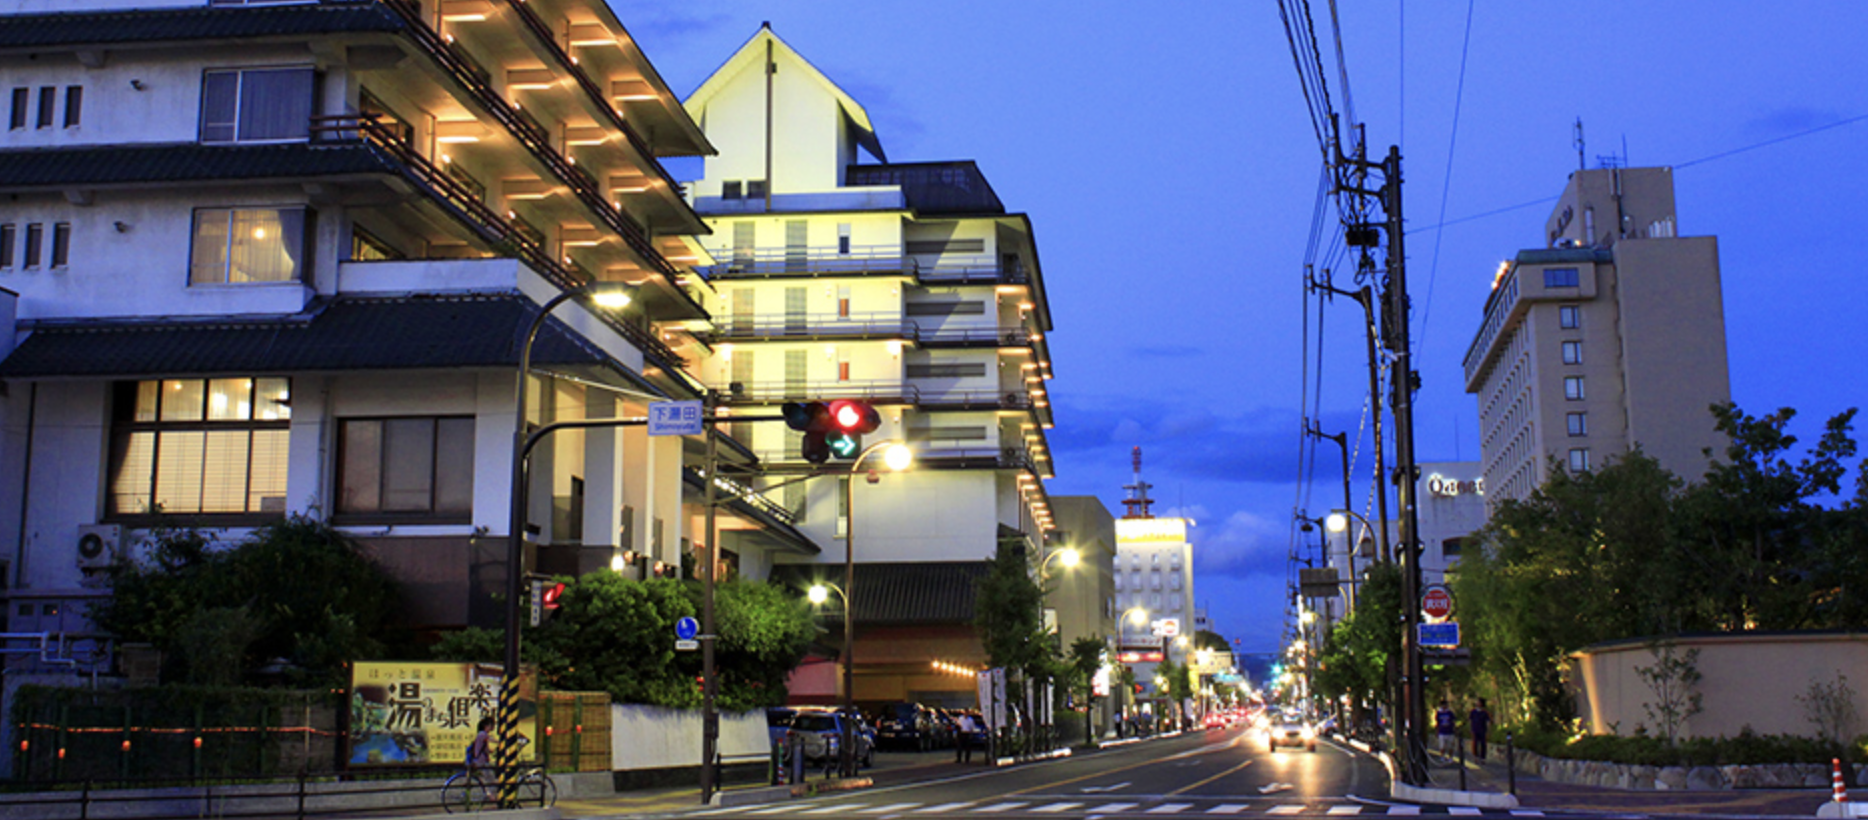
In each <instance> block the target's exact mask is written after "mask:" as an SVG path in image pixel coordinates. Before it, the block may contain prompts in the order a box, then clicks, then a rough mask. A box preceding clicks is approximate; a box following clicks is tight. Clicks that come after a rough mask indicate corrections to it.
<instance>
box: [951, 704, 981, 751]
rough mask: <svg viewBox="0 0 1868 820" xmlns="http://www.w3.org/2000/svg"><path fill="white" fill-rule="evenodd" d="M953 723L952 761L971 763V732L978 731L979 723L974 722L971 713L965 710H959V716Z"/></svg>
mask: <svg viewBox="0 0 1868 820" xmlns="http://www.w3.org/2000/svg"><path fill="white" fill-rule="evenodd" d="M954 723H955V727H954V739H953V762H955V763H971V762H973V734H974V733H975V732H978V731H979V724H977V723H975V722H974V719H973V715H972V714H970V713H967V712H961V713H960V718H959V719H958V720H956V721H955V722H954Z"/></svg>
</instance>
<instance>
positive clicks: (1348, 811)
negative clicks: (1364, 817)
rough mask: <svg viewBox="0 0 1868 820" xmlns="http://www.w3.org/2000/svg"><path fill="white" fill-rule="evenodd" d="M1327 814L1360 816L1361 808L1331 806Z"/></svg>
mask: <svg viewBox="0 0 1868 820" xmlns="http://www.w3.org/2000/svg"><path fill="white" fill-rule="evenodd" d="M1329 813H1330V814H1333V815H1339V816H1341V815H1352V814H1361V813H1362V807H1361V806H1331V807H1330V811H1329Z"/></svg>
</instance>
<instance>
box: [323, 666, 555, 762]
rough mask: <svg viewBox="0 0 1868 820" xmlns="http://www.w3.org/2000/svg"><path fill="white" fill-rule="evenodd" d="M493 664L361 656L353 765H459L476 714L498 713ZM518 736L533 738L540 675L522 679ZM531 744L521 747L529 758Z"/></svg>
mask: <svg viewBox="0 0 1868 820" xmlns="http://www.w3.org/2000/svg"><path fill="white" fill-rule="evenodd" d="M502 669H503V667H502V666H501V665H500V664H496V663H445V662H440V663H437V662H417V661H359V662H357V663H355V664H353V665H352V666H351V670H350V732H349V748H347V749H346V750H345V754H344V759H345V761H346V762H347V763H349V765H351V766H391V765H394V766H407V765H411V764H422V763H447V764H452V765H459V764H461V763H463V762H464V761H466V759H467V746H468V744H470V743H472V742H473V739H474V734H475V732H476V727H478V726H479V724H480V719H481V718H490V717H496V716H497V713H498V710H499V690H500V676H501V674H502ZM519 734H520V736H521V737H525V738H528V739H531V740H536V739H537V738H538V675H537V673H536V672H534V671H532V670H529V669H528V670H526V671H525V672H524V673H523V674H521V675H520V677H519ZM536 749H537V744H536V743H527V744H526V745H525V746H524V747H522V748H521V749H520V750H519V759H520V760H521V761H529V760H532V759H534V756H535V753H536Z"/></svg>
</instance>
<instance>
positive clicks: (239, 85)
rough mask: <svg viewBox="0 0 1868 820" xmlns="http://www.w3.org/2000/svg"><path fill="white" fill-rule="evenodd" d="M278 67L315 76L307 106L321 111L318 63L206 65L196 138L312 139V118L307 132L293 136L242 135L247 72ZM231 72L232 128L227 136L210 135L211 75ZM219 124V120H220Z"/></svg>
mask: <svg viewBox="0 0 1868 820" xmlns="http://www.w3.org/2000/svg"><path fill="white" fill-rule="evenodd" d="M275 71H303V72H306V73H307V74H309V75H310V77H311V87H310V89H309V91H310V93H311V99H310V101H309V105H308V106H307V107H308V108H309V109H310V110H309V113H310V115H311V116H317V114H318V67H317V66H315V65H311V64H307V63H288V64H282V65H252V66H229V67H225V68H205V69H202V71H201V97H200V111H199V112H198V113H197V116H196V117H195V141H196V142H199V143H202V144H204V145H281V144H288V143H298V142H310V141H311V118H310V117H307V118H306V119H305V126H304V127H305V135H304V136H290V137H264V138H260V137H251V138H249V137H244V136H242V135H241V133H240V131H241V122H240V114H241V103H242V101H243V99H244V96H245V89H246V84H247V74H249V73H258V72H275ZM220 74H231V75H233V76H234V88H233V112H232V120H231V121H230V122H229V123H228V124H227V127H229V128H230V129H231V131H230V134H231V136H229V137H228V138H227V139H209V138H208V135H207V129H208V79H209V78H210V77H213V76H215V75H220ZM216 125H217V126H218V125H219V124H218V123H217V124H216Z"/></svg>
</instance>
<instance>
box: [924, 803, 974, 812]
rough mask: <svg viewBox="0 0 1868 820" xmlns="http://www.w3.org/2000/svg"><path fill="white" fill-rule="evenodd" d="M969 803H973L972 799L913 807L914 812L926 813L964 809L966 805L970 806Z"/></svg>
mask: <svg viewBox="0 0 1868 820" xmlns="http://www.w3.org/2000/svg"><path fill="white" fill-rule="evenodd" d="M971 805H973V801H971V800H967V801H963V802H960V803H942V804H940V805H938V806H929V807H927V808H925V809H915V814H928V813H931V812H937V811H953V810H955V809H964V808H966V807H967V806H971Z"/></svg>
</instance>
